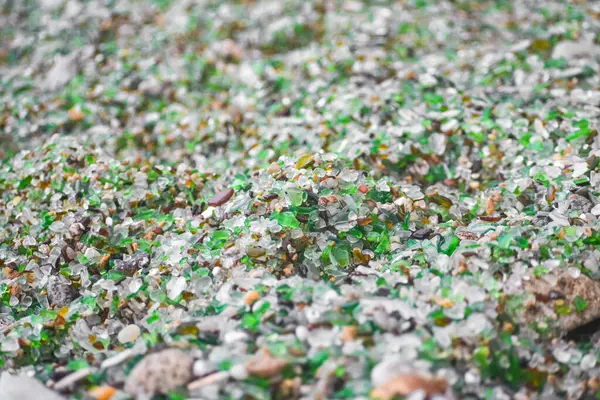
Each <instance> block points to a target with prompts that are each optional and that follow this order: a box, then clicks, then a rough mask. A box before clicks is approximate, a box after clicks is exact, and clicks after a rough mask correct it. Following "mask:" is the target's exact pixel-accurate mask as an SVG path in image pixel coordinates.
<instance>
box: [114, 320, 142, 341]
mask: <svg viewBox="0 0 600 400" xmlns="http://www.w3.org/2000/svg"><path fill="white" fill-rule="evenodd" d="M140 334H141V330H140V327H139V326H137V325H133V324H132V325H127V326H126V327H125V328H123V329H121V331H120V332H119V334H118V335H117V339H118V340H119V342H121V343H130V342H135V341H136V340H137V338H139V337H140Z"/></svg>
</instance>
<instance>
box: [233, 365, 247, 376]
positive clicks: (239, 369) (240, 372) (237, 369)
mask: <svg viewBox="0 0 600 400" xmlns="http://www.w3.org/2000/svg"><path fill="white" fill-rule="evenodd" d="M229 374H230V375H231V377H232V378H233V379H237V380H242V379H246V378H247V377H248V371H247V370H246V367H245V366H244V365H243V364H238V365H234V366H233V367H232V368H231V369H230V370H229Z"/></svg>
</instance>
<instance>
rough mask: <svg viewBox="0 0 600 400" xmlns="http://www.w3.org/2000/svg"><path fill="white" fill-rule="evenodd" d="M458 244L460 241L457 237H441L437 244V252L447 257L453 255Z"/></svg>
mask: <svg viewBox="0 0 600 400" xmlns="http://www.w3.org/2000/svg"><path fill="white" fill-rule="evenodd" d="M459 243H460V239H459V238H458V236H456V235H454V234H452V235H449V236H446V237H443V238H442V239H441V240H440V242H439V243H438V246H437V250H438V252H440V253H443V254H446V255H447V256H451V255H452V254H453V253H454V250H456V248H457V247H458V245H459Z"/></svg>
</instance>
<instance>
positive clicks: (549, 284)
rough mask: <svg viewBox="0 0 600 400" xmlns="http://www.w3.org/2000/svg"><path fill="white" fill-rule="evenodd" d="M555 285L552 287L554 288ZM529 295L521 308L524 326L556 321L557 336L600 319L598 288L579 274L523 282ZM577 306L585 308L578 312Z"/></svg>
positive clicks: (592, 281) (564, 274) (595, 283)
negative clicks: (544, 321)
mask: <svg viewBox="0 0 600 400" xmlns="http://www.w3.org/2000/svg"><path fill="white" fill-rule="evenodd" d="M553 281H556V283H555V284H553V283H554V282H553ZM524 288H525V291H526V292H527V293H529V294H530V298H529V299H528V303H527V306H526V307H524V318H525V320H526V321H527V322H530V323H532V322H540V321H543V320H544V318H545V317H548V318H549V319H551V320H556V322H557V328H558V332H557V334H559V335H564V334H566V333H568V332H569V331H572V330H573V329H575V328H577V327H579V326H582V325H585V324H587V323H588V322H591V321H593V320H595V319H597V318H600V285H599V284H598V282H596V281H594V280H593V279H591V278H589V277H587V276H586V275H583V274H580V275H579V276H578V277H576V278H575V277H573V274H571V273H570V272H561V273H557V274H555V275H551V276H550V278H549V279H532V280H530V281H525V282H524ZM576 302H578V303H579V304H580V308H583V307H581V304H586V306H585V309H584V310H579V311H578V310H577V307H576Z"/></svg>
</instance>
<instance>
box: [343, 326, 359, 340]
mask: <svg viewBox="0 0 600 400" xmlns="http://www.w3.org/2000/svg"><path fill="white" fill-rule="evenodd" d="M356 332H357V331H356V327H355V326H345V327H344V328H343V329H342V342H343V343H347V342H351V341H353V340H354V339H356Z"/></svg>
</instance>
